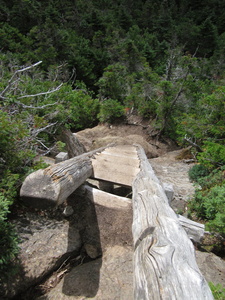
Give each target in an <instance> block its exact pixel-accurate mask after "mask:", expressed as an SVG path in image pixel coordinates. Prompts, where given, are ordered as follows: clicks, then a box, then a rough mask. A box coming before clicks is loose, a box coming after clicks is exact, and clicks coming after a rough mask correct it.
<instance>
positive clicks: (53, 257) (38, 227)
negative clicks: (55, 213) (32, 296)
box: [0, 213, 81, 299]
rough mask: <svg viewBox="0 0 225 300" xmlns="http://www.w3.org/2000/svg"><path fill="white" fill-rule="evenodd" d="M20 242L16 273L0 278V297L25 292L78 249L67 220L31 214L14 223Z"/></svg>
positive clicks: (75, 253)
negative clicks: (6, 277)
mask: <svg viewBox="0 0 225 300" xmlns="http://www.w3.org/2000/svg"><path fill="white" fill-rule="evenodd" d="M14 224H15V226H16V229H17V231H18V234H19V237H20V239H21V243H20V249H21V251H20V255H19V265H18V268H19V270H18V273H17V274H16V275H11V276H10V278H8V280H6V279H4V278H2V277H1V278H0V287H1V288H0V298H1V299H10V298H11V297H13V296H15V295H17V294H19V293H21V292H24V291H25V290H26V289H28V288H29V287H30V286H33V285H35V284H38V283H40V281H41V280H43V278H45V277H46V276H47V275H48V274H50V273H52V272H53V271H55V270H56V269H57V268H59V267H60V265H61V264H62V263H63V262H64V261H65V260H66V259H67V258H68V257H69V256H73V255H74V256H76V255H78V253H79V250H80V247H81V239H80V235H79V232H78V230H77V229H76V228H75V226H73V225H71V224H70V223H69V222H68V221H66V220H55V219H49V218H47V217H45V216H40V215H38V214H34V213H27V214H26V218H24V217H23V218H19V219H17V220H16V221H15V222H14Z"/></svg>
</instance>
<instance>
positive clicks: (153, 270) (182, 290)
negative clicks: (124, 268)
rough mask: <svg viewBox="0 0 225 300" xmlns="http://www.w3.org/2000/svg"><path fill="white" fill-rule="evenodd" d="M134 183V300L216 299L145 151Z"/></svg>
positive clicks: (140, 155)
mask: <svg viewBox="0 0 225 300" xmlns="http://www.w3.org/2000/svg"><path fill="white" fill-rule="evenodd" d="M138 154H139V158H140V169H141V171H140V172H139V174H138V175H137V176H136V179H135V180H134V183H133V227H132V231H133V239H134V299H135V300H147V299H152V300H159V299H168V300H171V299H177V300H180V299H182V300H185V299H187V300H190V299H193V300H195V299H196V300H197V299H198V300H201V299H213V296H212V293H211V291H210V289H209V287H208V284H207V282H206V281H205V279H204V277H203V276H202V274H201V272H200V270H199V268H198V266H197V263H196V260H195V250H194V247H193V244H192V242H191V241H190V239H189V238H188V236H187V234H186V232H185V230H184V229H183V228H182V226H181V225H180V223H179V220H178V217H177V215H176V214H175V212H174V211H173V210H172V208H171V207H170V206H169V204H168V200H167V197H166V195H165V192H164V190H163V188H162V186H161V184H160V182H159V180H158V178H157V177H156V176H155V174H154V171H153V169H152V168H151V165H150V164H149V162H148V160H147V157H146V156H145V153H144V151H143V149H141V148H139V150H138Z"/></svg>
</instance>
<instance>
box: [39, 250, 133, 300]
mask: <svg viewBox="0 0 225 300" xmlns="http://www.w3.org/2000/svg"><path fill="white" fill-rule="evenodd" d="M132 260H133V249H132V248H131V247H122V246H118V245H115V246H113V247H110V248H107V249H106V251H105V252H104V255H103V257H102V258H99V259H97V260H94V261H92V262H89V263H85V264H83V265H80V266H78V267H75V268H73V269H72V270H71V271H70V272H69V273H68V274H66V276H65V277H64V278H63V279H62V280H61V281H60V283H59V284H58V285H57V286H56V287H55V288H53V289H52V290H50V292H49V293H47V294H46V295H44V296H42V297H39V298H38V300H45V299H48V300H55V299H57V300H67V299H68V300H71V299H90V298H91V299H98V300H103V299H104V300H112V299H118V300H128V299H133V261H132Z"/></svg>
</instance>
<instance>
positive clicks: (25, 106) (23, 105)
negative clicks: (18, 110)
mask: <svg viewBox="0 0 225 300" xmlns="http://www.w3.org/2000/svg"><path fill="white" fill-rule="evenodd" d="M16 104H18V105H21V106H22V107H23V108H31V109H43V108H46V107H48V106H53V105H56V104H58V102H54V103H49V104H45V105H42V106H32V105H25V104H23V103H21V102H16Z"/></svg>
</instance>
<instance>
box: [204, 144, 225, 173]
mask: <svg viewBox="0 0 225 300" xmlns="http://www.w3.org/2000/svg"><path fill="white" fill-rule="evenodd" d="M198 161H199V162H200V163H201V164H204V165H205V166H206V167H208V168H215V167H218V166H222V165H224V164H225V146H224V145H221V144H218V143H214V142H209V141H207V142H204V152H201V153H199V154H198Z"/></svg>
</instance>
